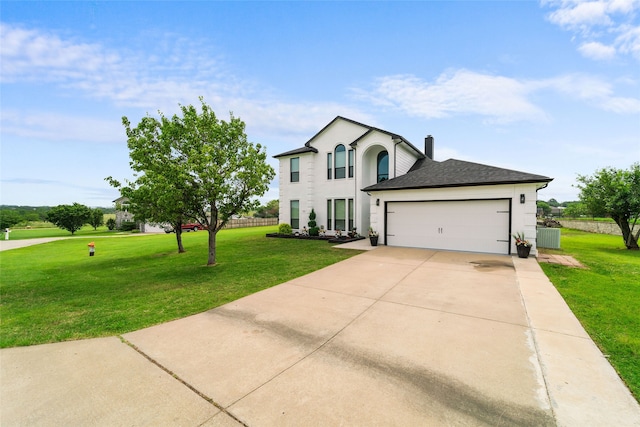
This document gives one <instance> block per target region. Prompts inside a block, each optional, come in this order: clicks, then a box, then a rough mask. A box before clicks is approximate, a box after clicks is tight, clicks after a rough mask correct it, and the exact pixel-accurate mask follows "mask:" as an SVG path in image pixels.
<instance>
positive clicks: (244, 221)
mask: <svg viewBox="0 0 640 427" xmlns="http://www.w3.org/2000/svg"><path fill="white" fill-rule="evenodd" d="M265 225H278V218H240V219H231V220H229V221H228V222H227V223H226V224H225V225H224V228H244V227H262V226H265Z"/></svg>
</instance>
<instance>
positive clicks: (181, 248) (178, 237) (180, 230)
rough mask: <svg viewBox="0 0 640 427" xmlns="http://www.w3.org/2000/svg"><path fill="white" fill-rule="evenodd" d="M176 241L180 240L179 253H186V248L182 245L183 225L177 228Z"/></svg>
mask: <svg viewBox="0 0 640 427" xmlns="http://www.w3.org/2000/svg"><path fill="white" fill-rule="evenodd" d="M176 241H177V242H178V253H179V254H181V253H184V252H186V251H185V250H184V246H183V245H182V226H181V225H180V226H179V227H178V228H176Z"/></svg>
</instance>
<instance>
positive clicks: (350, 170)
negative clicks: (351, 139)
mask: <svg viewBox="0 0 640 427" xmlns="http://www.w3.org/2000/svg"><path fill="white" fill-rule="evenodd" d="M354 154H355V153H354V151H353V150H349V151H348V155H349V178H353V163H354Z"/></svg>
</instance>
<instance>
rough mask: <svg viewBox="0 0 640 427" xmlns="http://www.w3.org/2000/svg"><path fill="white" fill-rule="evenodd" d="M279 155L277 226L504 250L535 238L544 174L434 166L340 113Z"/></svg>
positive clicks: (453, 163)
mask: <svg viewBox="0 0 640 427" xmlns="http://www.w3.org/2000/svg"><path fill="white" fill-rule="evenodd" d="M274 157H275V158H277V159H279V161H280V167H279V179H280V222H285V223H289V224H291V226H292V228H293V229H294V230H301V229H302V228H303V227H304V226H307V222H308V221H309V213H310V212H311V209H314V211H315V213H316V222H317V223H318V226H324V228H325V229H326V230H327V234H335V231H336V230H342V231H349V230H352V229H354V228H357V231H358V232H359V233H360V234H362V235H366V234H367V232H368V230H369V228H370V227H371V228H372V229H373V230H375V231H376V232H378V233H379V234H380V240H379V241H380V243H381V244H386V245H391V246H406V247H418V248H433V249H444V250H461V251H471V252H488V253H500V254H510V253H513V252H515V245H514V243H513V239H512V237H511V235H512V234H513V233H516V232H524V233H525V236H526V237H527V239H529V240H530V241H532V242H533V243H534V247H533V248H532V251H533V252H532V253H535V237H536V200H537V190H539V189H541V188H544V187H546V186H547V185H548V183H549V182H550V181H551V180H552V178H548V177H545V176H541V175H534V174H530V173H526V172H518V171H513V170H509V169H503V168H497V167H493V166H487V165H481V164H478V163H472V162H465V161H460V160H454V159H449V160H446V161H443V162H438V161H435V160H433V138H432V137H431V136H428V137H426V138H425V143H424V149H420V148H418V147H416V146H415V145H413V144H412V143H410V142H409V141H407V140H406V139H405V138H403V137H402V136H400V135H398V134H395V133H392V132H389V131H386V130H383V129H378V128H375V127H372V126H368V125H365V124H362V123H358V122H356V121H353V120H350V119H347V118H344V117H340V116H338V117H336V118H335V119H334V120H333V121H331V122H330V123H329V124H328V125H326V126H325V127H324V128H323V129H322V130H320V132H318V133H317V134H316V135H314V136H313V137H312V138H311V139H310V140H309V141H307V142H306V143H305V144H304V146H303V147H302V148H298V149H295V150H291V151H288V152H286V153H282V154H278V155H276V156H274Z"/></svg>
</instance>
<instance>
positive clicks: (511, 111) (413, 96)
mask: <svg viewBox="0 0 640 427" xmlns="http://www.w3.org/2000/svg"><path fill="white" fill-rule="evenodd" d="M543 90H552V91H555V92H557V93H562V94H565V95H568V96H570V97H572V98H575V99H578V100H580V101H586V102H587V103H589V104H590V105H592V106H594V107H596V108H600V109H603V110H607V111H611V112H615V113H620V114H633V113H638V112H640V99H637V98H625V97H617V96H615V95H614V91H613V87H612V84H611V83H609V82H607V81H604V80H602V79H599V78H596V77H593V76H589V75H583V74H568V75H563V76H558V77H554V78H550V79H541V80H525V79H522V80H519V79H516V78H511V77H505V76H494V75H489V74H480V73H476V72H472V71H469V70H458V71H455V72H449V73H444V74H442V75H440V76H439V77H438V78H436V79H435V81H433V82H428V81H424V80H422V79H420V78H418V77H416V76H413V75H400V76H398V75H396V76H388V77H382V78H379V79H377V80H376V81H375V82H374V84H373V88H371V89H367V90H362V89H357V90H355V93H356V95H357V96H359V97H360V98H362V99H366V100H368V101H371V102H373V103H374V104H376V105H380V106H383V107H388V108H394V109H398V110H401V111H403V112H405V113H407V114H409V115H411V116H417V117H424V118H442V117H450V116H454V115H464V114H474V115H479V116H484V117H486V119H487V121H488V122H491V123H509V122H516V121H532V122H537V121H541V120H546V119H547V114H546V113H545V112H544V111H543V109H542V108H541V107H539V106H537V105H535V104H534V103H533V101H531V99H530V98H532V97H533V95H535V93H537V92H540V91H543Z"/></svg>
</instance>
